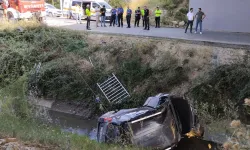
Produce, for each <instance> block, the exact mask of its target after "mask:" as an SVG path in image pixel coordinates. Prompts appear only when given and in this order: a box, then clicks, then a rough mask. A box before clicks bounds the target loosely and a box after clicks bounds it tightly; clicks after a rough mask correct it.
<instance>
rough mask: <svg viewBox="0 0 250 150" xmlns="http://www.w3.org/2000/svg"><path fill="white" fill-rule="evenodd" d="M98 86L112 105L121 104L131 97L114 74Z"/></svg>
mask: <svg viewBox="0 0 250 150" xmlns="http://www.w3.org/2000/svg"><path fill="white" fill-rule="evenodd" d="M97 85H98V87H99V88H100V90H101V91H102V93H103V94H104V96H105V97H106V98H107V100H108V101H109V102H110V103H120V102H121V101H122V100H124V99H125V98H127V97H130V95H129V93H128V91H127V90H126V89H125V88H124V86H123V85H122V84H121V82H120V81H119V80H118V79H117V77H116V76H115V75H114V74H112V76H111V77H109V78H108V79H107V80H106V81H104V82H102V83H97Z"/></svg>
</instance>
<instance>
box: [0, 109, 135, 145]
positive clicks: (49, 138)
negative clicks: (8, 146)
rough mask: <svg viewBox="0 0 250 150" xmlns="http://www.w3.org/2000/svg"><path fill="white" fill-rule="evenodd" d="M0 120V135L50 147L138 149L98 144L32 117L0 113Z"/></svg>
mask: <svg viewBox="0 0 250 150" xmlns="http://www.w3.org/2000/svg"><path fill="white" fill-rule="evenodd" d="M0 120H1V121H0V137H16V138H17V139H19V140H20V141H22V142H24V143H30V144H33V145H36V144H42V145H43V146H44V147H49V148H50V149H60V150H63V149H65V150H66V149H71V150H83V149H84V150H89V149H93V150H106V149H109V150H123V149H124V150H139V148H132V147H129V146H125V147H122V146H119V145H107V144H100V143H97V142H96V141H92V140H90V139H89V138H88V137H85V136H79V135H76V134H70V133H64V132H62V131H61V130H60V128H57V127H52V126H49V125H45V124H43V123H41V122H39V121H37V120H33V119H23V118H18V117H16V116H13V115H7V114H0Z"/></svg>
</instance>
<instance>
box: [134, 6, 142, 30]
mask: <svg viewBox="0 0 250 150" xmlns="http://www.w3.org/2000/svg"><path fill="white" fill-rule="evenodd" d="M140 19H141V8H140V7H138V9H137V10H135V27H136V26H137V27H139V24H140Z"/></svg>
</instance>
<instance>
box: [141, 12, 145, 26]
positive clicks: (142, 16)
mask: <svg viewBox="0 0 250 150" xmlns="http://www.w3.org/2000/svg"><path fill="white" fill-rule="evenodd" d="M144 14H145V12H144V9H141V18H142V26H143V27H144V26H145V19H144Z"/></svg>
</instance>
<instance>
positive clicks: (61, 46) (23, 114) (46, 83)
mask: <svg viewBox="0 0 250 150" xmlns="http://www.w3.org/2000/svg"><path fill="white" fill-rule="evenodd" d="M20 26H21V27H22V28H23V29H24V30H23V31H22V30H17V27H19V28H20ZM0 37H3V38H1V39H0V74H1V76H0V110H1V111H0V112H1V113H0V117H1V118H0V119H1V120H6V121H4V122H2V121H1V123H0V127H4V128H1V130H0V138H1V135H2V134H3V135H4V136H12V135H15V134H17V135H18V137H19V138H20V139H22V140H25V141H29V140H34V141H38V142H41V143H45V144H52V145H56V146H58V144H56V143H64V142H63V141H66V140H67V138H70V140H72V142H76V143H79V141H81V140H82V138H80V137H75V136H73V135H72V136H67V135H64V134H63V135H61V134H62V133H61V132H59V131H58V132H59V133H60V134H59V133H58V132H51V133H50V131H52V130H54V129H53V128H49V127H48V131H47V132H45V131H46V128H47V126H46V125H45V126H39V125H38V124H39V122H38V123H37V122H36V120H34V119H33V117H37V116H35V114H37V113H34V111H35V112H36V109H34V108H33V107H32V106H31V105H29V103H28V102H29V101H32V100H34V98H38V99H39V98H44V99H52V100H56V101H63V102H66V103H75V104H77V105H78V106H79V107H81V108H82V109H84V110H86V109H87V110H88V111H89V112H90V113H91V115H90V117H94V116H95V115H96V114H97V115H99V114H101V113H103V111H105V112H106V111H108V110H113V109H119V108H132V107H138V106H140V105H141V104H142V103H143V102H144V101H145V99H146V98H147V97H148V96H152V95H156V94H158V93H160V92H164V93H170V94H173V95H178V96H183V97H185V98H187V99H188V100H190V103H193V104H194V106H195V108H196V109H197V111H198V114H199V117H200V118H201V121H202V122H203V123H205V124H207V125H210V124H217V126H216V128H213V129H212V130H213V132H215V131H218V130H219V131H224V130H225V128H224V126H227V125H228V124H223V126H218V123H219V122H220V121H221V120H231V119H239V118H240V119H241V120H242V121H243V123H249V122H248V121H249V120H250V119H249V107H248V106H247V105H243V104H244V102H245V104H248V101H247V103H246V101H244V100H245V98H249V97H250V93H249V90H248V89H249V85H250V77H249V75H250V69H249V63H250V62H249V60H248V59H246V58H248V55H247V49H244V48H241V49H238V48H233V47H228V46H224V47H221V46H214V45H210V44H204V43H192V42H188V41H183V40H170V39H155V38H141V37H128V36H122V35H101V34H91V33H87V32H76V31H72V30H64V29H58V28H49V27H46V26H41V25H39V24H37V23H36V22H29V23H28V24H27V23H25V22H19V24H16V25H13V24H1V25H0ZM90 59H91V61H90ZM91 62H92V63H91ZM39 64H41V66H40V65H39ZM37 66H39V67H37ZM112 73H115V74H116V75H117V77H118V78H119V79H120V80H121V82H122V83H123V85H124V86H125V88H126V89H127V90H128V91H129V93H130V95H131V97H130V98H129V99H127V101H126V102H124V103H122V104H121V105H110V104H108V103H107V100H106V99H105V97H104V96H103V95H102V93H101V91H100V90H99V89H98V87H97V86H96V83H98V82H100V81H103V80H105V79H107V77H108V76H110V75H111V74H112ZM97 95H99V96H100V97H101V102H102V104H103V105H104V106H105V108H106V109H105V110H101V109H99V107H98V106H99V105H98V104H97V103H96V102H95V100H94V98H95V97H96V96H97ZM19 119H20V120H19ZM20 121H21V122H20ZM32 121H33V122H32ZM9 124H11V125H12V126H9ZM27 124H28V125H32V124H34V130H29V128H28V127H29V126H27ZM19 126H21V127H19ZM25 126H27V128H26V127H25ZM37 126H38V127H37ZM40 127H41V130H40ZM38 128H39V129H38ZM7 129H8V130H7ZM13 129H15V130H13ZM36 130H39V132H37V134H33V131H36ZM56 131H57V130H56ZM43 132H44V134H42V133H43ZM52 133H53V136H50V134H52ZM57 133H58V134H57ZM244 133H247V132H244ZM27 134H28V135H29V136H27V137H26V136H25V135H27ZM39 134H41V136H40V135H39ZM61 137H62V138H61ZM83 140H84V139H83ZM51 141H52V142H51ZM87 141H88V140H87ZM93 145H95V146H96V147H97V149H98V148H99V149H100V148H101V147H102V146H101V145H96V143H95V142H89V145H88V144H87V145H84V146H88V147H91V146H93ZM63 146H65V145H63ZM77 146H82V145H77ZM81 148H84V147H81ZM81 148H79V147H77V148H76V149H81ZM117 149H118V148H117Z"/></svg>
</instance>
